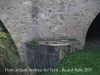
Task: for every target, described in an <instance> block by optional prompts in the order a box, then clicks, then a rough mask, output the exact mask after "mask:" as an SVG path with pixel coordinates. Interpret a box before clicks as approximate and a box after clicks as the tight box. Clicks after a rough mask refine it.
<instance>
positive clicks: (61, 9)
mask: <svg viewBox="0 0 100 75" xmlns="http://www.w3.org/2000/svg"><path fill="white" fill-rule="evenodd" d="M99 5H100V0H0V20H1V21H2V22H3V23H4V25H5V27H6V28H7V29H8V31H9V33H10V34H11V36H12V38H13V40H14V42H15V44H16V46H17V48H18V51H19V54H20V56H21V57H22V58H25V49H24V48H25V47H24V43H25V42H27V41H29V40H31V39H33V38H59V37H75V38H79V39H81V41H83V45H84V43H85V42H84V40H85V37H86V33H87V30H88V28H89V26H90V24H91V22H92V21H93V19H94V18H95V17H96V15H97V14H98V13H99V11H100V6H99Z"/></svg>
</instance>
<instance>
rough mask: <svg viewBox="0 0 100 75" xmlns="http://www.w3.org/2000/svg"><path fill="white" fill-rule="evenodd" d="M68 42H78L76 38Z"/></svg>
mask: <svg viewBox="0 0 100 75" xmlns="http://www.w3.org/2000/svg"><path fill="white" fill-rule="evenodd" d="M68 41H69V42H78V40H77V39H76V38H69V39H68Z"/></svg>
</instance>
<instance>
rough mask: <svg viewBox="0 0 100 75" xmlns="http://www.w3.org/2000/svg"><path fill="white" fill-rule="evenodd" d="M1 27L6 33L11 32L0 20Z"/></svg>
mask: <svg viewBox="0 0 100 75" xmlns="http://www.w3.org/2000/svg"><path fill="white" fill-rule="evenodd" d="M0 27H1V28H2V31H3V32H5V33H9V32H8V30H7V29H6V27H5V26H4V24H3V23H2V21H1V20H0Z"/></svg>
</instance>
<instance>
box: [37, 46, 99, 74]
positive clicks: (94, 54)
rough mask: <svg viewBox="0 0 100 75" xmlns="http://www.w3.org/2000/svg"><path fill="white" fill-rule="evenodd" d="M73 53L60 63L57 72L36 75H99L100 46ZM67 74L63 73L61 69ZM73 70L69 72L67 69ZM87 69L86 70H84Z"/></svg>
mask: <svg viewBox="0 0 100 75" xmlns="http://www.w3.org/2000/svg"><path fill="white" fill-rule="evenodd" d="M91 47H92V48H86V49H84V50H82V51H79V52H75V53H73V54H71V55H70V56H67V57H65V58H64V59H62V60H61V61H60V64H59V66H58V72H57V71H56V72H49V73H37V75H99V74H100V45H99V46H98V47H93V46H91ZM63 68H64V69H66V70H67V72H63V71H62V69H63ZM72 68H73V69H74V71H69V72H68V69H70V70H71V69H72ZM79 68H80V70H77V71H76V69H79ZM86 68H87V69H86Z"/></svg>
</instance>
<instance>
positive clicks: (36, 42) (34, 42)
mask: <svg viewBox="0 0 100 75" xmlns="http://www.w3.org/2000/svg"><path fill="white" fill-rule="evenodd" d="M30 43H31V44H39V42H38V41H37V40H32V41H30Z"/></svg>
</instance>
